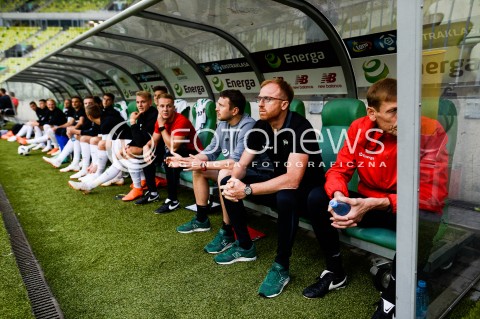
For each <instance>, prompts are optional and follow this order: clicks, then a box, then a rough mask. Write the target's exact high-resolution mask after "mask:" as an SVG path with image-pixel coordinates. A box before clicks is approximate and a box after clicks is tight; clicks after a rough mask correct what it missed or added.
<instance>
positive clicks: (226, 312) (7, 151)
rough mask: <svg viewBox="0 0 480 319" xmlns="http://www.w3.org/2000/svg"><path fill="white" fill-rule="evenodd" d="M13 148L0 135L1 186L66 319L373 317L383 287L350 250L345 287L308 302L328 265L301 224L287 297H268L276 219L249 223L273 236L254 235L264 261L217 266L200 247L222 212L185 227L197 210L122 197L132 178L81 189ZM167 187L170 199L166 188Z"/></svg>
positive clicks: (189, 199) (186, 192)
mask: <svg viewBox="0 0 480 319" xmlns="http://www.w3.org/2000/svg"><path fill="white" fill-rule="evenodd" d="M16 147H17V145H16V143H8V142H5V141H0V153H1V154H2V155H1V157H0V167H2V169H1V170H0V183H1V184H2V185H3V187H4V189H5V191H6V193H7V196H8V197H9V200H10V202H11V203H12V206H13V208H14V210H15V212H16V213H17V215H18V218H19V220H20V222H21V224H22V226H23V228H24V231H25V233H26V235H27V238H28V240H29V242H30V244H31V246H32V248H33V251H34V253H35V255H36V258H37V259H38V260H39V262H40V264H41V266H42V268H43V271H44V273H45V277H46V279H47V281H48V283H49V285H50V288H51V289H52V292H53V294H54V295H55V297H56V298H57V300H58V302H59V304H60V307H61V309H62V311H63V312H64V315H65V317H66V318H75V319H77V318H79V319H80V318H89V319H90V318H280V317H289V318H342V319H343V318H355V319H357V318H369V317H370V316H371V314H372V313H373V311H374V309H375V306H374V305H373V303H374V302H375V301H377V300H378V297H379V294H378V292H377V291H376V290H375V288H374V286H373V284H372V278H371V276H370V274H369V267H370V262H369V261H368V260H366V258H363V257H360V256H357V255H355V254H353V253H350V252H349V251H347V250H345V251H344V256H345V267H346V269H347V271H348V274H349V285H348V286H347V288H346V289H343V290H339V291H335V292H332V293H330V294H328V295H327V296H326V297H325V298H322V299H318V300H307V299H305V298H303V297H302V290H303V288H305V287H306V286H307V285H309V284H311V283H312V282H313V281H314V280H315V277H316V276H318V274H319V272H320V271H321V270H322V269H323V268H324V264H323V258H321V253H320V251H319V247H318V245H317V242H316V240H315V239H314V238H312V237H311V236H308V235H307V234H306V232H305V231H299V234H298V235H297V239H296V243H295V247H294V253H293V257H292V259H291V282H290V283H289V284H288V286H287V287H286V288H285V290H284V292H283V293H282V294H281V295H280V296H278V297H276V298H273V299H264V298H261V297H259V296H258V295H257V289H258V287H259V285H260V283H261V282H262V280H263V279H264V276H265V275H266V272H267V270H268V268H269V267H270V265H271V263H272V261H273V258H274V255H275V248H276V224H275V221H274V220H272V219H271V218H270V217H267V216H259V217H255V216H252V217H251V218H250V225H251V226H253V227H254V228H256V229H258V230H260V231H263V232H265V233H266V234H267V237H266V238H264V239H261V240H259V241H258V242H257V253H258V259H257V261H255V262H248V263H236V264H233V265H227V266H220V265H216V264H215V263H214V262H213V255H209V254H207V253H205V252H203V246H204V245H205V244H206V243H207V242H209V241H210V240H211V239H212V238H213V237H214V235H215V233H216V232H217V230H218V227H219V225H220V224H221V216H220V213H219V212H217V213H214V214H212V215H211V216H210V217H211V221H212V226H213V230H212V231H210V232H205V233H194V234H179V233H177V232H176V231H175V227H176V226H178V225H179V224H181V223H183V222H185V221H187V220H189V219H190V218H191V217H192V215H193V213H192V212H190V211H188V210H186V209H181V210H177V211H175V212H173V213H170V214H165V215H161V216H158V215H156V214H153V210H154V209H155V208H156V207H158V204H157V203H155V204H150V205H146V206H135V205H134V204H133V203H123V202H122V201H118V200H115V199H114V196H115V194H118V193H125V192H128V190H129V187H128V185H125V186H120V187H119V186H112V187H105V188H104V187H99V188H98V189H96V190H95V191H94V192H92V193H91V194H89V195H83V194H82V193H81V192H78V191H75V190H72V189H70V188H69V187H68V186H67V181H68V176H69V175H70V174H71V173H60V172H58V170H56V169H53V168H52V167H50V166H49V165H48V164H46V163H45V162H44V161H42V159H41V156H42V155H44V154H41V153H40V152H39V151H37V152H33V153H32V154H31V155H29V156H26V157H22V156H19V155H17V154H16ZM160 194H161V196H162V199H164V198H165V196H166V190H164V189H162V190H161V192H160ZM179 199H180V202H181V204H182V206H186V205H189V204H191V203H193V202H194V199H193V192H192V191H191V190H190V189H186V188H182V189H181V190H180V192H179ZM22 296H23V299H24V294H23V295H22ZM0 304H1V305H2V307H3V300H1V299H0ZM0 314H1V313H0ZM0 317H1V316H0ZM2 318H3V317H2ZM19 318H20V317H19Z"/></svg>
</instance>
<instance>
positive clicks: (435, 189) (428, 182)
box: [419, 117, 448, 213]
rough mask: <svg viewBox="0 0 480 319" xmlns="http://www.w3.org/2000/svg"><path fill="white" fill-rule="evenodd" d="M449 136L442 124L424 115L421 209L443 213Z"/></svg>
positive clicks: (446, 188)
mask: <svg viewBox="0 0 480 319" xmlns="http://www.w3.org/2000/svg"><path fill="white" fill-rule="evenodd" d="M447 141H448V137H447V134H446V133H445V130H444V129H443V127H442V126H441V124H440V123H439V122H438V121H436V120H432V119H430V118H426V117H422V132H421V137H420V193H419V205H420V209H423V210H428V211H432V212H436V213H441V212H442V209H443V206H444V205H445V198H446V197H447V195H448V187H447V186H448V151H447V147H446V145H447Z"/></svg>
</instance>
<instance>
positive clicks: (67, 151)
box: [55, 140, 73, 163]
mask: <svg viewBox="0 0 480 319" xmlns="http://www.w3.org/2000/svg"><path fill="white" fill-rule="evenodd" d="M72 152H73V143H72V141H70V140H68V142H67V144H65V146H64V147H63V150H62V151H61V152H60V154H59V155H58V156H57V158H56V159H55V160H56V161H58V162H59V163H62V162H63V160H64V159H66V158H67V156H68V155H70V153H72Z"/></svg>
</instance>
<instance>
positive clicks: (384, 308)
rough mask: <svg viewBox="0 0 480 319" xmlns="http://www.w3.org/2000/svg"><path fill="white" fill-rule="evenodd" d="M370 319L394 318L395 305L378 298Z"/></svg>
mask: <svg viewBox="0 0 480 319" xmlns="http://www.w3.org/2000/svg"><path fill="white" fill-rule="evenodd" d="M377 304H378V306H377V310H375V313H374V314H373V316H372V319H395V305H394V304H392V303H390V302H388V301H386V300H385V299H383V298H380V300H379V301H378V303H377Z"/></svg>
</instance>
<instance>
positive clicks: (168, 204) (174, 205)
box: [155, 198, 180, 214]
mask: <svg viewBox="0 0 480 319" xmlns="http://www.w3.org/2000/svg"><path fill="white" fill-rule="evenodd" d="M179 208H180V202H179V201H178V200H173V201H172V200H171V199H169V198H167V199H166V200H165V204H163V205H162V206H160V207H159V208H157V210H155V214H165V213H170V212H173V211H174V210H176V209H179Z"/></svg>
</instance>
